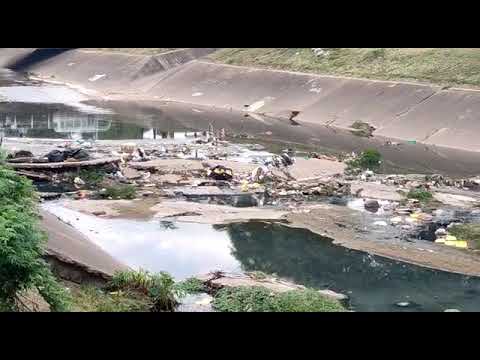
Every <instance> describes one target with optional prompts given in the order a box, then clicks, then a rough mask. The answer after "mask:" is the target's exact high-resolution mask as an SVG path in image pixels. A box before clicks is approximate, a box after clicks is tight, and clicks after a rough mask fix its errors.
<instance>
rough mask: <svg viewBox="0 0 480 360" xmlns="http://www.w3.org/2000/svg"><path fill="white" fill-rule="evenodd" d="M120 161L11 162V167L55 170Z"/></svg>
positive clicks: (118, 160)
mask: <svg viewBox="0 0 480 360" xmlns="http://www.w3.org/2000/svg"><path fill="white" fill-rule="evenodd" d="M118 162H120V158H119V157H110V158H104V159H96V160H87V161H64V162H58V163H20V164H16V163H11V164H9V165H10V167H12V168H14V169H26V170H55V169H77V168H81V167H86V166H100V165H106V164H113V163H118Z"/></svg>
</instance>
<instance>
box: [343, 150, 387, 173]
mask: <svg viewBox="0 0 480 360" xmlns="http://www.w3.org/2000/svg"><path fill="white" fill-rule="evenodd" d="M381 160H382V155H381V154H380V152H379V151H378V150H376V149H366V150H364V151H362V152H361V153H360V155H359V156H358V157H356V158H355V159H353V160H350V161H348V162H347V165H348V167H349V168H353V169H377V168H378V167H379V166H380V164H381Z"/></svg>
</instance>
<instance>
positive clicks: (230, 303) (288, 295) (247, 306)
mask: <svg viewBox="0 0 480 360" xmlns="http://www.w3.org/2000/svg"><path fill="white" fill-rule="evenodd" d="M213 306H214V308H215V309H216V310H218V311H222V312H339V311H345V308H344V307H343V305H342V304H340V303H339V302H338V301H335V300H331V299H327V298H325V297H324V296H322V295H321V294H319V293H318V292H317V291H315V290H313V289H307V290H292V291H287V292H283V293H275V292H272V291H270V290H268V289H266V288H263V287H234V288H223V289H221V290H219V291H218V292H217V294H216V296H215V298H214V300H213Z"/></svg>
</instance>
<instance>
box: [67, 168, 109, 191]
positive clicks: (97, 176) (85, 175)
mask: <svg viewBox="0 0 480 360" xmlns="http://www.w3.org/2000/svg"><path fill="white" fill-rule="evenodd" d="M76 177H79V178H80V179H82V180H83V181H84V182H85V184H87V186H89V187H95V186H98V185H99V184H100V183H101V182H102V181H103V179H104V178H105V172H104V171H101V170H98V169H82V170H80V171H79V172H73V173H70V174H69V181H71V182H73V181H74V179H75V178H76Z"/></svg>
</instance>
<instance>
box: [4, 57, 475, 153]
mask: <svg viewBox="0 0 480 360" xmlns="http://www.w3.org/2000/svg"><path fill="white" fill-rule="evenodd" d="M214 50H215V49H206V48H205V49H182V50H178V51H173V52H171V53H167V54H161V55H157V56H144V55H128V54H120V53H105V52H98V51H87V50H71V51H67V52H65V53H62V54H60V55H58V56H56V57H53V58H51V59H48V60H45V61H42V62H40V63H37V64H35V65H33V66H31V68H30V69H29V71H30V72H33V73H35V74H38V75H39V76H41V77H43V78H45V79H48V80H55V81H60V82H65V83H70V84H75V85H79V86H82V87H84V88H86V89H91V90H95V91H97V92H98V94H100V95H102V96H103V97H109V98H113V99H134V98H137V99H140V98H141V99H154V100H159V99H162V100H168V101H175V102H183V103H189V104H197V105H204V106H208V107H217V108H226V109H230V108H231V109H236V110H247V111H249V112H252V113H260V114H265V115H269V116H272V117H279V118H287V119H288V118H290V117H291V116H292V113H293V114H296V115H295V121H297V122H299V123H300V124H302V123H313V124H321V125H327V126H330V127H337V128H349V127H350V126H351V125H352V124H353V123H354V122H355V121H362V122H366V123H369V124H370V125H372V126H374V127H375V128H376V130H375V132H374V134H375V135H381V136H385V137H389V138H395V139H401V140H415V141H417V142H421V143H425V144H434V145H439V146H444V147H451V148H457V149H464V150H469V151H479V150H480V143H479V142H478V141H477V139H476V134H478V133H479V131H480V125H479V124H480V122H479V121H478V115H477V114H478V112H479V110H480V92H478V91H475V90H461V89H445V88H441V87H437V86H430V85H421V84H412V83H402V82H391V81H373V80H360V79H349V78H341V77H333V76H321V75H312V74H304V73H295V72H286V71H273V70H264V69H256V68H247V67H239V66H232V65H222V64H214V63H210V62H207V61H202V60H195V59H198V58H201V57H202V56H204V55H207V54H208V53H210V52H212V51H214ZM21 51H23V52H25V51H26V50H24V49H17V52H21ZM14 56H16V55H15V52H13V53H12V49H3V50H1V51H0V64H2V63H6V60H5V59H6V58H10V59H11V58H12V57H14Z"/></svg>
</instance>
